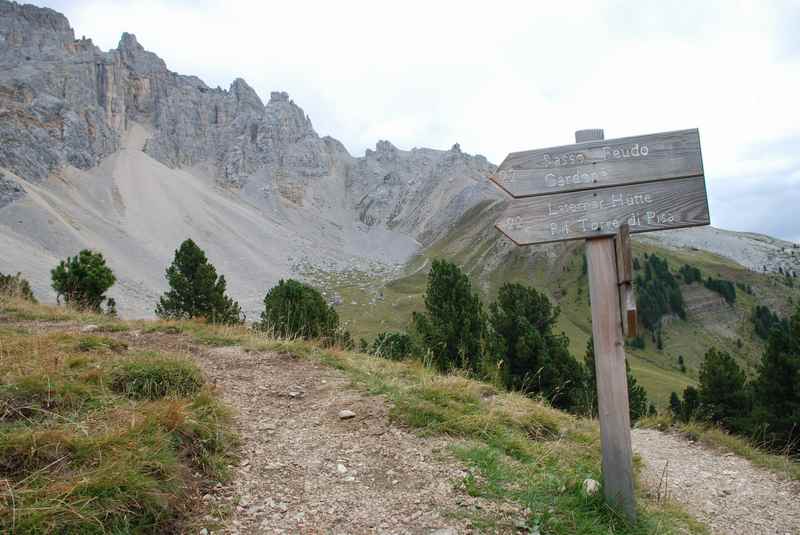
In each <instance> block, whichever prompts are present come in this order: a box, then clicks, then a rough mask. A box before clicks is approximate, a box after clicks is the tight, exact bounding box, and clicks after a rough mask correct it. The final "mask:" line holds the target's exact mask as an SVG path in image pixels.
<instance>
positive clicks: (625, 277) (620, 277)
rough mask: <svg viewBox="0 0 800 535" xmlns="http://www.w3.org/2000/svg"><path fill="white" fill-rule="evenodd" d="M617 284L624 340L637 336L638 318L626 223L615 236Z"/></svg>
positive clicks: (631, 256) (629, 230)
mask: <svg viewBox="0 0 800 535" xmlns="http://www.w3.org/2000/svg"><path fill="white" fill-rule="evenodd" d="M616 250H617V283H618V284H619V310H620V316H621V318H620V320H621V321H622V333H623V334H624V336H625V337H626V338H635V337H636V335H637V325H638V317H637V315H636V297H635V296H634V294H633V254H632V252H631V229H630V226H629V225H628V224H627V223H624V224H622V225H620V227H619V231H618V232H617V236H616Z"/></svg>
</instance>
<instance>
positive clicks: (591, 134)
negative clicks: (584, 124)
mask: <svg viewBox="0 0 800 535" xmlns="http://www.w3.org/2000/svg"><path fill="white" fill-rule="evenodd" d="M605 138H606V136H605V133H604V132H603V129H602V128H587V129H585V130H576V131H575V143H584V142H586V141H602V140H604V139H605Z"/></svg>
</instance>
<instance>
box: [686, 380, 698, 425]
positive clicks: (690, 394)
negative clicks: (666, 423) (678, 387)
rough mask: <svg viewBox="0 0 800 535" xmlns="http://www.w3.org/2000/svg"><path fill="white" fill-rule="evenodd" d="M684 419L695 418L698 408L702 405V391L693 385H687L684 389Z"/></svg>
mask: <svg viewBox="0 0 800 535" xmlns="http://www.w3.org/2000/svg"><path fill="white" fill-rule="evenodd" d="M682 405H683V421H684V422H689V421H691V420H692V419H694V417H695V415H696V414H697V409H698V408H699V407H700V392H699V391H698V390H697V389H696V388H695V387H693V386H687V387H686V388H685V389H684V390H683V403H682Z"/></svg>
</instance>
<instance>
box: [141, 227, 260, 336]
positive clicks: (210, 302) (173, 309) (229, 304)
mask: <svg viewBox="0 0 800 535" xmlns="http://www.w3.org/2000/svg"><path fill="white" fill-rule="evenodd" d="M167 282H169V287H170V289H169V290H168V291H167V292H166V293H165V294H164V295H163V296H162V297H161V299H160V300H159V302H158V305H156V315H157V316H158V317H160V318H164V319H191V318H205V319H206V320H208V321H210V322H212V323H222V324H239V323H244V319H245V318H244V315H243V314H242V311H241V309H240V308H239V303H237V302H236V301H234V300H233V299H231V298H230V297H228V296H227V295H225V287H226V282H225V276H224V275H220V276H219V277H217V270H216V268H215V267H214V266H213V265H212V264H211V263H210V262H209V261H208V259H207V258H206V253H205V252H204V251H203V250H202V249H201V248H200V247H198V246H197V244H196V243H194V242H193V241H192V240H190V239H189V240H186V241H184V242H183V243H182V244H181V246H180V247H179V248H178V250H176V251H175V259H174V260H173V261H172V264H171V265H170V266H169V267H168V268H167Z"/></svg>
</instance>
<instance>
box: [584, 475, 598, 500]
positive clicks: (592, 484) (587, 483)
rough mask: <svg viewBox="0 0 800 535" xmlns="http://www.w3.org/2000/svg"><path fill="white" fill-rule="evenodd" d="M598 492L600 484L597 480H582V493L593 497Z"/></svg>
mask: <svg viewBox="0 0 800 535" xmlns="http://www.w3.org/2000/svg"><path fill="white" fill-rule="evenodd" d="M599 490H600V483H598V482H597V480H595V479H591V478H589V479H584V480H583V492H585V493H586V494H588V495H589V496H594V495H595V494H597V492H598V491H599Z"/></svg>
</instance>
